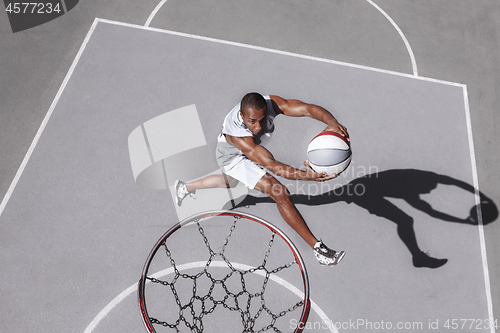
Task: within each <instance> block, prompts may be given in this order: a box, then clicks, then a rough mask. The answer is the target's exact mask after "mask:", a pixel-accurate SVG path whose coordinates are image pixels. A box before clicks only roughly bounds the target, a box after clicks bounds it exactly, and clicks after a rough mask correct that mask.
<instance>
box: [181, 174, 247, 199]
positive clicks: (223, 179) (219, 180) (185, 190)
mask: <svg viewBox="0 0 500 333" xmlns="http://www.w3.org/2000/svg"><path fill="white" fill-rule="evenodd" d="M236 185H238V181H237V180H236V179H234V178H233V177H231V176H228V175H226V174H224V173H222V174H221V175H210V176H206V177H204V178H202V179H198V180H195V181H193V182H190V183H184V182H183V181H180V180H176V181H175V183H174V187H175V194H176V198H175V200H176V203H177V206H179V207H180V206H181V205H182V200H184V198H186V197H187V196H188V195H191V196H193V195H194V193H195V192H196V190H200V189H204V188H215V187H221V188H230V187H235V186H236Z"/></svg>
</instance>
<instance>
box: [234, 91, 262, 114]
mask: <svg viewBox="0 0 500 333" xmlns="http://www.w3.org/2000/svg"><path fill="white" fill-rule="evenodd" d="M265 107H267V103H266V100H265V99H264V96H262V95H261V94H259V93H256V92H251V93H248V94H246V95H245V96H243V98H242V99H241V106H240V108H241V112H242V113H243V111H244V110H246V109H248V108H252V109H255V110H260V109H263V108H265Z"/></svg>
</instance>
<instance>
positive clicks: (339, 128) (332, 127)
mask: <svg viewBox="0 0 500 333" xmlns="http://www.w3.org/2000/svg"><path fill="white" fill-rule="evenodd" d="M325 131H326V132H337V133H339V134H340V135H342V136H343V137H344V138H346V140H347V141H348V142H351V139H350V138H349V133H348V132H347V127H345V126H343V125H341V124H340V123H339V122H338V121H336V120H335V122H332V123H331V124H329V125H328V126H327V127H326V128H325Z"/></svg>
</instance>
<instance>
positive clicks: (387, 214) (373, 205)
mask: <svg viewBox="0 0 500 333" xmlns="http://www.w3.org/2000/svg"><path fill="white" fill-rule="evenodd" d="M439 184H443V185H453V186H456V187H458V188H460V189H463V190H465V191H467V192H470V193H472V194H474V193H475V189H474V187H473V186H471V185H470V184H467V183H465V182H463V181H460V180H457V179H454V178H452V177H449V176H445V175H440V174H437V173H434V172H430V171H423V170H415V169H399V170H386V171H383V172H378V173H373V174H369V175H366V176H363V177H360V178H357V179H354V180H352V181H351V182H349V183H348V184H346V185H344V186H342V187H338V188H336V189H334V190H331V191H329V192H326V193H322V194H319V195H309V194H292V195H291V198H292V201H293V202H294V203H295V204H302V205H309V206H318V205H325V204H331V203H335V202H347V203H349V204H351V203H354V204H356V205H358V206H359V207H362V208H364V209H366V210H367V211H368V212H370V213H371V214H373V215H376V216H379V217H382V218H385V219H387V220H389V221H392V222H394V223H395V224H396V225H397V233H398V236H399V238H400V239H401V240H402V241H403V243H404V244H405V245H406V247H407V248H408V250H409V251H410V253H411V254H412V256H413V265H414V266H415V267H428V268H438V267H441V266H442V265H444V264H445V263H446V262H447V259H436V258H433V257H430V256H428V255H427V254H425V253H423V252H422V251H421V250H420V248H419V246H418V243H417V238H416V235H415V230H414V228H413V223H414V219H413V218H412V217H411V216H410V215H408V214H407V213H406V212H405V211H403V210H402V209H401V208H399V207H398V206H396V205H395V204H393V203H392V202H390V201H389V200H387V198H397V199H403V200H405V201H406V202H407V203H408V204H409V205H411V206H412V207H414V208H416V209H418V210H420V211H422V212H424V213H426V214H428V215H429V216H432V217H434V218H437V219H440V220H443V221H447V222H455V223H465V224H470V225H477V224H478V223H479V222H478V221H479V219H478V215H477V209H476V207H475V206H474V207H472V208H471V211H470V214H469V216H468V217H465V218H464V217H457V216H453V215H450V214H447V213H444V212H440V211H438V210H436V209H434V208H433V207H432V206H431V204H429V203H428V202H426V201H424V200H423V199H421V198H420V195H422V194H427V193H430V192H431V191H432V190H434V189H435V188H436V187H437V186H438V185H439ZM480 199H481V213H482V221H481V222H482V224H488V223H491V222H493V221H495V220H496V219H497V218H498V209H497V206H496V205H495V203H494V202H493V201H492V200H491V199H489V198H488V197H486V196H485V195H484V194H482V193H481V194H480ZM264 202H267V203H272V202H274V201H273V200H272V199H270V198H268V197H255V196H250V195H249V196H247V197H245V198H244V199H243V200H242V201H241V202H240V203H239V204H238V205H237V206H235V207H234V208H238V207H244V206H249V205H256V204H257V203H264ZM234 208H233V209H234Z"/></svg>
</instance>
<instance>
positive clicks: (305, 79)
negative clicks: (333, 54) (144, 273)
mask: <svg viewBox="0 0 500 333" xmlns="http://www.w3.org/2000/svg"><path fill="white" fill-rule="evenodd" d="M84 46H85V48H84V49H82V52H81V53H80V57H79V58H78V60H77V62H76V63H75V67H74V71H73V72H72V73H71V76H69V80H68V81H67V85H66V86H65V87H64V90H63V91H62V94H61V96H60V98H59V100H58V101H57V105H55V108H54V109H53V113H52V115H51V117H50V119H49V121H48V123H47V125H46V127H45V129H44V132H43V134H42V136H41V137H40V140H39V142H38V144H37V146H36V149H35V150H34V152H33V154H32V156H31V159H30V162H29V163H28V165H27V167H26V169H25V171H24V173H23V176H22V177H21V178H20V180H19V182H18V184H17V187H16V190H15V192H14V193H13V195H12V197H11V199H10V201H9V204H8V205H7V206H6V208H5V210H4V212H3V214H2V223H1V226H0V227H1V228H2V229H4V230H5V231H2V232H1V235H2V238H3V239H2V244H3V245H2V246H3V248H4V251H3V252H2V259H1V260H2V263H3V264H4V265H5V266H6V267H12V269H15V273H14V274H13V272H12V271H11V270H2V279H1V281H2V289H3V290H4V292H5V293H6V295H7V301H8V302H9V303H11V304H12V306H11V307H10V311H12V312H10V313H9V312H7V313H5V315H7V316H10V315H11V314H12V313H17V312H23V311H24V310H23V309H26V308H30V307H32V306H33V304H38V305H39V306H40V310H39V311H35V312H31V313H30V315H29V316H28V317H27V318H26V319H25V320H23V322H22V323H16V327H17V328H19V327H20V326H21V327H22V328H21V331H27V330H29V329H30V327H34V326H36V327H37V330H38V331H40V332H44V331H47V332H48V331H62V330H68V329H69V330H71V331H84V330H85V329H86V328H87V330H89V328H88V327H89V326H88V325H91V323H94V326H93V327H92V328H93V331H96V332H97V331H103V332H104V331H116V332H118V331H124V330H127V331H136V332H139V331H140V330H141V323H140V319H139V316H138V313H137V306H136V299H135V294H128V296H126V297H125V298H124V299H123V301H122V302H120V303H119V304H118V305H117V306H116V307H113V308H109V309H108V310H107V312H106V313H105V314H106V316H104V317H103V318H102V320H100V321H98V322H95V321H94V322H93V320H95V316H97V315H98V313H100V312H101V311H102V310H103V309H104V308H105V307H106V305H108V304H109V302H111V301H112V300H113V299H114V298H115V297H117V296H118V295H120V294H121V293H123V292H124V291H125V290H126V289H127V288H129V287H130V286H131V285H133V284H134V283H135V282H136V281H137V279H138V277H139V275H138V274H139V273H140V270H141V268H142V264H143V262H144V260H145V258H146V255H147V253H148V252H149V250H150V248H151V247H152V245H153V244H154V243H155V241H156V238H158V237H159V236H160V235H161V234H162V233H163V232H164V231H165V230H166V229H167V228H169V227H170V226H171V225H173V224H174V223H175V222H176V221H177V220H178V216H177V214H176V210H175V207H174V203H173V200H172V198H171V195H170V193H169V191H166V190H151V189H144V188H141V187H140V186H138V185H137V184H136V183H135V181H134V177H133V172H132V167H131V161H130V155H129V149H130V147H129V143H130V141H127V139H128V138H129V135H130V134H131V133H132V132H133V130H134V129H136V128H137V127H138V126H140V125H141V124H142V123H145V122H147V121H149V120H151V119H153V118H155V117H158V116H161V115H163V114H168V112H169V111H173V110H177V109H179V108H182V107H186V106H189V105H195V106H196V110H197V114H198V117H199V119H200V123H201V126H202V130H203V134H204V136H205V138H206V141H207V145H206V150H207V151H211V150H213V148H214V141H215V138H216V136H217V134H218V132H219V130H220V124H221V121H222V119H223V117H224V116H225V114H226V113H227V111H228V110H230V109H231V108H232V106H233V105H234V104H235V103H236V102H237V101H238V100H239V98H240V96H241V95H242V94H244V93H245V92H247V91H250V90H258V91H261V92H263V93H272V94H277V95H281V96H283V97H289V98H292V97H293V98H300V99H303V100H305V101H309V102H314V103H316V104H319V105H322V106H324V107H326V108H328V109H330V110H331V111H332V112H333V113H334V114H336V115H337V116H338V118H339V120H340V121H341V122H342V123H344V124H346V125H347V126H348V128H349V131H350V134H351V137H352V147H353V151H354V159H353V163H352V164H351V166H350V167H349V169H348V171H347V172H346V173H345V174H344V175H342V176H341V177H339V178H338V179H337V180H335V181H332V182H328V183H323V184H308V183H301V182H285V183H286V184H287V186H288V187H289V189H290V191H291V193H292V194H293V195H294V200H296V201H297V202H298V204H299V205H298V207H299V209H300V211H301V212H302V214H303V215H304V217H305V218H306V220H307V221H308V223H309V225H310V227H311V229H312V231H313V233H316V234H317V235H319V236H321V237H322V238H323V240H324V241H325V242H327V243H328V244H332V245H333V244H334V246H335V247H336V248H339V249H340V248H341V249H344V250H345V251H346V252H347V253H348V254H347V256H346V258H345V261H343V262H342V263H341V265H339V266H338V267H335V268H325V267H320V266H319V264H318V263H317V262H316V261H315V259H314V258H313V256H312V253H311V251H310V249H308V248H307V246H306V244H305V243H304V242H303V241H302V240H301V239H300V238H299V237H298V236H297V235H296V234H295V233H294V232H293V231H292V230H291V229H290V228H289V227H288V226H287V225H286V223H285V222H283V221H282V219H281V218H280V216H279V213H278V211H277V209H276V206H275V205H274V204H270V203H269V201H268V200H266V199H265V198H262V197H261V196H260V195H259V194H258V193H253V192H250V193H249V196H248V197H247V199H248V200H247V201H246V205H245V204H242V205H243V207H239V208H238V209H240V210H241V211H244V212H248V213H252V214H255V215H257V216H259V217H262V218H264V219H266V220H269V221H272V222H273V223H275V224H276V225H278V226H279V228H281V229H282V230H284V231H285V233H287V234H288V235H289V236H290V237H291V238H292V240H293V241H294V242H295V243H296V244H297V246H298V248H299V250H300V251H301V253H302V255H303V257H304V259H305V261H306V265H307V268H308V272H309V275H310V282H311V298H312V300H313V301H314V302H315V303H316V304H317V305H318V306H319V308H320V309H321V310H322V311H323V312H324V313H325V314H326V316H327V317H328V319H329V320H331V321H332V322H333V323H338V324H337V325H342V324H343V323H352V322H356V323H357V325H361V326H358V327H357V328H356V329H364V330H369V327H364V326H362V325H379V327H380V325H381V323H382V321H383V322H385V323H391V325H396V324H397V323H404V324H406V323H412V325H417V326H412V328H411V329H408V331H413V332H416V331H421V330H422V329H425V327H428V325H430V323H434V322H436V321H438V322H440V325H443V324H444V323H445V322H446V320H447V319H461V318H481V319H483V318H484V319H486V318H488V303H487V299H486V296H487V294H486V291H485V277H484V271H483V258H482V256H481V244H480V230H479V229H478V227H477V226H474V225H468V224H465V223H454V222H445V221H442V218H439V217H438V218H436V217H430V216H428V215H427V214H425V212H424V211H419V210H417V209H414V208H412V207H411V206H410V205H408V203H407V202H405V201H407V200H409V199H408V198H409V197H412V196H418V195H422V198H425V199H426V200H427V201H428V202H429V203H430V204H431V206H432V207H433V208H434V209H436V210H439V211H443V212H445V213H448V214H449V215H453V216H457V217H460V218H462V219H465V218H466V217H467V216H468V215H469V211H470V209H471V207H473V206H474V203H475V201H474V196H473V193H471V192H470V189H469V188H468V187H467V186H460V185H459V186H453V185H455V184H449V185H443V184H439V179H438V177H437V175H444V176H447V177H450V179H453V182H456V184H468V186H470V187H471V184H473V181H474V180H473V172H472V164H471V163H472V162H473V161H472V160H471V152H470V150H469V138H468V123H467V112H468V104H467V100H466V98H465V97H464V92H465V89H464V87H463V86H462V85H460V84H453V83H447V82H439V81H435V80H428V79H421V78H415V77H411V76H409V75H400V74H397V73H389V72H383V71H379V70H371V69H367V68H359V67H355V66H349V65H345V64H338V63H334V62H331V61H326V60H321V59H315V58H310V57H303V56H297V55H291V54H283V53H280V52H275V51H271V50H264V49H256V48H252V47H247V46H244V45H235V44H231V43H225V42H220V41H216V40H207V39H205V38H198V37H193V36H186V35H180V34H177V33H170V32H164V31H150V30H146V29H144V28H142V27H140V26H128V25H123V24H120V23H115V22H108V21H106V22H96V23H95V24H94V26H93V28H92V29H91V34H89V39H88V41H87V43H86V44H84ZM241 59H245V61H244V62H242V61H241ZM235 73H238V74H239V75H236V74H235ZM241 76H243V77H245V80H244V81H243V82H242V81H241V79H240V78H241ZM144 127H145V131H146V133H148V127H147V126H146V125H145V126H144ZM276 127H277V130H276V132H275V134H274V137H273V139H272V143H271V145H270V146H269V148H270V150H271V151H273V152H274V154H275V156H276V157H277V158H278V159H280V160H282V161H283V162H285V163H289V164H291V165H295V166H300V165H301V163H302V162H303V160H304V156H305V149H306V146H307V143H308V141H309V140H310V138H311V137H312V136H313V135H314V134H315V133H317V132H319V131H320V130H321V129H322V125H321V124H320V123H317V122H315V121H312V120H309V119H286V118H285V117H283V118H278V119H277V121H276ZM424 128H425V129H426V130H425V132H423V131H422V129H424ZM298 133H300V135H297V134H298ZM441 133H446V135H445V136H443V135H441ZM181 135H183V138H184V140H187V141H189V140H190V132H189V131H186V132H185V133H184V134H181ZM193 135H199V133H196V134H193ZM178 136H179V133H172V131H165V133H164V140H165V141H167V142H168V141H172V142H175V141H176V140H178ZM290 149H293V151H294V153H293V154H290V153H289V152H290ZM174 156H175V155H174ZM207 156H209V157H208V158H200V159H199V160H196V159H194V160H193V159H182V158H178V159H177V160H176V163H180V164H181V165H182V167H181V168H178V169H179V170H181V171H179V172H178V174H169V173H168V171H167V174H166V176H167V179H168V183H169V184H171V183H172V182H173V180H174V179H176V178H177V177H183V176H184V177H189V176H191V177H200V176H202V175H203V172H205V174H208V173H210V172H212V171H214V170H215V169H216V164H215V161H214V159H213V158H210V154H207ZM168 163H171V162H170V161H169V157H166V158H165V164H168ZM185 169H190V170H194V172H193V171H191V172H187V173H186V172H183V171H182V170H185ZM198 170H199V171H198ZM205 170H206V171H205ZM428 172H432V173H428ZM369 174H373V175H372V177H375V179H376V182H375V183H373V184H372V183H369V182H368V183H363V181H362V179H363V178H362V177H364V176H367V175H369ZM360 179H361V183H360V184H361V185H362V186H359V187H355V185H354V184H357V183H356V182H357V181H359V180H360ZM401 179H406V182H405V183H404V185H403V187H404V189H403V190H402V191H399V192H398V190H394V192H391V191H390V190H389V191H388V192H387V193H386V192H384V189H387V188H389V189H391V188H393V187H396V186H395V184H394V182H398V181H401ZM185 180H189V179H185ZM349 184H351V185H352V186H349ZM341 186H342V187H341ZM426 187H429V188H428V189H427V190H430V189H432V188H433V187H436V188H435V191H431V192H430V193H429V194H426ZM471 188H472V187H471ZM365 189H366V191H367V194H368V195H373V193H374V192H375V193H377V194H375V196H374V197H373V200H376V202H381V203H384V204H387V205H391V204H393V205H395V206H397V207H399V208H400V209H401V210H402V211H405V212H406V214H408V215H409V216H411V217H412V218H413V219H414V220H415V225H414V230H415V234H416V237H417V240H418V242H419V246H420V248H421V249H422V250H424V251H428V252H429V254H430V255H433V256H435V257H438V258H447V259H448V260H449V262H448V263H447V264H446V265H445V266H443V267H441V268H438V269H435V270H433V269H426V268H418V269H417V268H414V267H413V266H412V263H411V256H410V254H409V252H408V250H407V249H406V248H405V246H404V244H403V243H402V242H401V239H400V238H399V237H398V234H397V233H396V226H395V224H394V223H393V222H391V221H389V220H390V219H391V218H394V215H392V214H393V213H392V212H391V211H390V210H384V209H383V210H382V211H380V209H377V207H372V206H370V203H367V201H366V200H365V201H358V200H357V199H356V198H355V197H356V196H357V195H358V194H359V195H361V194H364V193H361V191H365ZM334 190H337V192H331V191H334ZM349 190H351V191H354V192H351V193H350V194H349V193H348V191H349ZM355 191H357V192H355ZM201 192H202V191H200V195H202V194H201ZM212 195H214V194H212ZM215 195H217V194H215ZM384 195H385V196H388V197H390V198H385V197H384ZM386 199H387V200H388V201H387V200H386ZM196 200H198V199H196ZM196 200H191V201H189V199H186V200H185V202H184V203H183V206H186V207H189V205H191V206H192V207H194V209H196V207H197V205H198V202H197V201H196ZM199 200H203V197H202V198H201V199H199ZM388 202H389V203H388ZM214 208H219V209H220V208H223V207H214ZM395 212H396V213H397V214H399V210H398V209H396V210H395ZM386 214H388V215H386ZM13 225H16V226H17V228H12V226H13ZM28 226H29V227H28ZM7 229H8V230H10V231H9V232H7V231H6V230H7ZM249 237H251V235H249ZM463 244H467V251H464V250H463ZM186 251H189V240H186ZM21 261H23V262H25V265H19V264H18V263H19V262H21ZM19 293H23V294H24V295H26V297H17V295H18V294H19ZM353 299H356V302H353ZM464 299H466V300H467V302H464V301H463V300H464ZM53 318H58V320H53ZM4 320H5V322H7V320H6V319H4ZM321 320H322V319H321V318H320V316H319V315H318V314H317V313H312V315H311V318H310V322H311V323H312V325H314V323H317V324H316V326H314V329H312V330H311V331H319V330H325V331H328V330H334V331H335V327H333V328H332V327H331V326H329V327H325V325H323V326H322V327H321V328H318V325H319V324H318V323H320V322H321ZM363 323H364V324H363ZM368 323H370V324H368ZM418 323H421V324H420V325H422V326H419V324H418ZM344 327H345V329H340V331H350V330H354V328H353V326H352V324H351V325H350V326H347V325H346V324H344ZM375 327H377V326H375ZM481 328H482V329H480V330H478V331H484V332H487V331H489V329H485V328H484V327H481ZM12 329H14V327H12Z"/></svg>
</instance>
